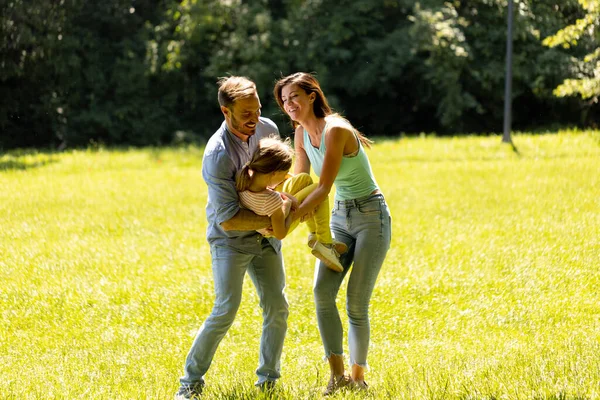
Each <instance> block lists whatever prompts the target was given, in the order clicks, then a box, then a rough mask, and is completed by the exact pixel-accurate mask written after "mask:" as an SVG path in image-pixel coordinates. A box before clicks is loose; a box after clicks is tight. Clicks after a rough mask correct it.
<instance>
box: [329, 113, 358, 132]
mask: <svg viewBox="0 0 600 400" xmlns="http://www.w3.org/2000/svg"><path fill="white" fill-rule="evenodd" d="M325 121H326V122H327V130H328V131H329V130H331V129H334V128H337V129H341V130H347V131H350V132H353V131H354V127H353V126H352V124H351V123H350V122H349V121H348V120H347V119H346V118H344V117H342V116H340V115H337V114H334V115H329V116H327V117H325Z"/></svg>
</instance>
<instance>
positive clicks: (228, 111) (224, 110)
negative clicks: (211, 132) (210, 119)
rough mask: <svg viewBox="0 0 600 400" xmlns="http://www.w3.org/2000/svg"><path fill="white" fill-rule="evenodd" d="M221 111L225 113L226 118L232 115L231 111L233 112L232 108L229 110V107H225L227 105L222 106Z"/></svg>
mask: <svg viewBox="0 0 600 400" xmlns="http://www.w3.org/2000/svg"><path fill="white" fill-rule="evenodd" d="M221 112H222V113H223V116H224V117H225V118H227V117H230V116H231V115H230V113H231V110H229V108H227V107H225V106H221Z"/></svg>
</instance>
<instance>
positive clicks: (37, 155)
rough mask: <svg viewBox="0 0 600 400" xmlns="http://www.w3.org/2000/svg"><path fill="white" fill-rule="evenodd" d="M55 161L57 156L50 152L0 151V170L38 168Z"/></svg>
mask: <svg viewBox="0 0 600 400" xmlns="http://www.w3.org/2000/svg"><path fill="white" fill-rule="evenodd" d="M56 162H58V158H57V157H55V156H54V153H51V152H48V153H44V152H40V151H36V150H31V151H25V150H14V151H10V152H7V153H4V154H2V153H0V172H2V171H11V170H21V171H23V170H28V169H33V168H40V167H44V166H46V165H49V164H54V163H56Z"/></svg>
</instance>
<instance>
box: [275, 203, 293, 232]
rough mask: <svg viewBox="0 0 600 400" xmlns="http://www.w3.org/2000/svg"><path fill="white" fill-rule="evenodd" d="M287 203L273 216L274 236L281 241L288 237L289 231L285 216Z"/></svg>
mask: <svg viewBox="0 0 600 400" xmlns="http://www.w3.org/2000/svg"><path fill="white" fill-rule="evenodd" d="M284 209H285V202H284V205H283V207H281V208H280V209H278V210H277V211H275V212H274V213H273V214H271V226H272V227H273V236H275V237H276V238H277V239H279V240H281V239H283V238H284V237H286V235H287V233H288V229H289V224H286V220H287V219H288V218H287V217H286V215H285V214H284V211H285V210H284Z"/></svg>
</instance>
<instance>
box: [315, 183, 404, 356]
mask: <svg viewBox="0 0 600 400" xmlns="http://www.w3.org/2000/svg"><path fill="white" fill-rule="evenodd" d="M331 230H332V232H333V236H334V237H335V239H336V240H339V241H341V242H344V243H346V244H347V245H348V252H347V253H345V254H342V256H341V257H340V262H341V264H342V265H343V266H344V271H343V272H335V271H332V270H331V269H329V268H327V267H326V266H325V265H324V264H323V263H317V268H316V271H315V282H314V289H313V290H314V296H315V305H316V308H317V321H318V324H319V332H320V333H321V340H322V341H323V346H324V348H325V356H326V357H329V356H331V355H332V354H336V355H342V354H343V345H342V341H343V337H342V336H343V333H342V322H341V320H340V314H339V312H338V309H337V307H336V304H335V299H336V297H337V294H338V291H339V289H340V285H341V284H342V281H343V279H344V277H345V276H346V274H347V273H348V272H349V271H350V277H349V279H348V289H347V296H346V312H347V314H348V319H349V331H348V347H349V350H350V365H354V364H358V365H360V366H362V367H367V352H368V348H369V341H370V334H371V332H370V325H369V301H370V299H371V294H372V293H373V288H374V286H375V281H376V279H377V275H378V274H379V271H380V269H381V266H382V265H383V261H384V259H385V255H386V253H387V251H388V249H389V248H390V241H391V236H392V234H391V216H390V210H389V208H388V206H387V204H386V203H385V199H384V197H383V195H381V194H375V195H369V196H365V197H362V198H359V199H356V200H343V201H336V202H335V204H334V209H333V210H332V218H331ZM352 264H354V265H353V266H352V269H350V266H351V265H352Z"/></svg>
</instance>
